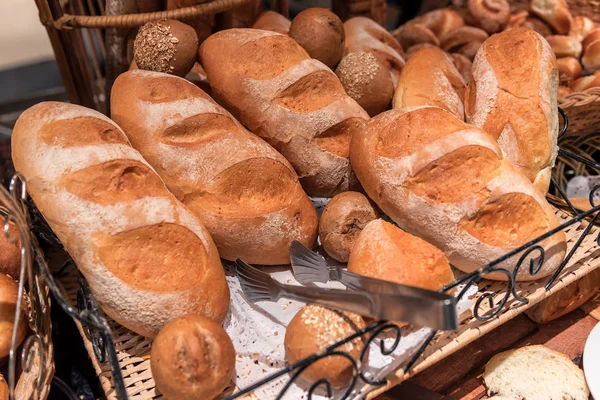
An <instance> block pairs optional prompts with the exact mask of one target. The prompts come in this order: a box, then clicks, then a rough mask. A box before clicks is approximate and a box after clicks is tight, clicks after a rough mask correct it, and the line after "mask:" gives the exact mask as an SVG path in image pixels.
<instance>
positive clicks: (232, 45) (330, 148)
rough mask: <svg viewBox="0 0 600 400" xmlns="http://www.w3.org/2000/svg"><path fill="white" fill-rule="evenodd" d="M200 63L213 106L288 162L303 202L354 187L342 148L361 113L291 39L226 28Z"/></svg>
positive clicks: (203, 51)
mask: <svg viewBox="0 0 600 400" xmlns="http://www.w3.org/2000/svg"><path fill="white" fill-rule="evenodd" d="M200 58H201V60H202V65H203V66H204V69H205V70H206V73H207V74H208V81H209V82H210V85H211V87H212V90H213V95H214V97H215V99H216V100H217V101H218V102H219V103H220V104H221V105H223V106H224V107H225V108H227V109H228V110H229V111H230V112H231V113H232V114H233V115H234V116H235V117H236V118H238V119H239V120H240V122H242V123H243V124H244V125H245V126H246V127H248V129H249V130H250V131H252V132H253V133H255V134H257V135H258V136H260V137H262V138H263V139H265V140H266V141H267V142H269V144H271V145H272V146H273V147H275V149H277V150H278V151H279V152H280V153H281V154H283V156H284V157H285V158H287V159H288V160H289V161H290V163H291V164H292V166H293V167H294V168H295V170H296V172H297V173H298V176H299V177H300V182H301V183H302V186H303V187H304V189H305V190H306V192H307V193H308V194H309V195H312V196H333V195H334V194H336V193H339V192H344V191H347V190H349V189H351V188H353V187H355V186H356V185H357V181H356V177H355V175H354V173H353V172H352V168H351V167H350V161H349V159H348V148H349V141H350V138H351V137H352V134H353V132H355V131H356V130H358V129H360V128H361V127H362V125H363V124H364V120H365V119H366V118H368V114H367V113H366V112H365V111H364V110H363V109H362V108H361V107H360V106H359V105H358V104H357V103H356V101H354V100H353V99H352V98H350V97H349V96H348V95H347V94H346V92H345V91H344V88H343V87H342V84H341V83H340V81H339V79H338V78H337V76H336V75H335V74H334V73H333V72H332V71H331V70H329V69H328V68H327V67H326V66H325V65H324V64H322V63H321V62H319V61H317V60H314V59H311V58H310V57H309V56H308V54H306V51H304V49H303V48H302V47H300V45H298V44H297V43H296V42H295V41H294V40H293V39H292V38H290V37H287V36H284V35H280V34H278V33H275V32H268V31H261V30H257V29H229V30H226V31H221V32H217V33H215V34H214V35H212V36H211V37H210V38H208V39H207V40H206V41H205V42H204V43H202V46H200Z"/></svg>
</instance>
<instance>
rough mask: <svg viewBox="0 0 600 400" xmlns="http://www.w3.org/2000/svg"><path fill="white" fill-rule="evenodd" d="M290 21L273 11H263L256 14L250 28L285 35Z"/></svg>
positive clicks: (288, 29)
mask: <svg viewBox="0 0 600 400" xmlns="http://www.w3.org/2000/svg"><path fill="white" fill-rule="evenodd" d="M291 24H292V21H290V20H289V19H287V18H286V17H284V16H283V15H281V14H279V13H278V12H275V11H270V10H269V11H265V12H263V13H262V14H260V15H259V16H258V18H257V19H256V21H254V24H253V25H252V28H254V29H262V30H265V31H273V32H277V33H281V34H283V35H287V33H288V32H289V31H290V25H291Z"/></svg>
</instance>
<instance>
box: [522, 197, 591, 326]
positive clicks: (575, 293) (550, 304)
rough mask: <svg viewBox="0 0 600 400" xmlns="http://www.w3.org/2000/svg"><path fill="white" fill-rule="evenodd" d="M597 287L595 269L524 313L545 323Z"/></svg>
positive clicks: (587, 296) (565, 311) (581, 303)
mask: <svg viewBox="0 0 600 400" xmlns="http://www.w3.org/2000/svg"><path fill="white" fill-rule="evenodd" d="M588 206H589V202H588ZM599 289H600V270H598V269H596V270H594V271H592V272H590V273H589V274H587V275H585V276H584V277H583V278H581V279H579V280H576V281H575V282H572V283H570V284H568V285H567V286H566V287H564V288H562V289H560V290H559V291H558V292H556V293H553V294H551V295H550V296H549V297H547V298H545V299H544V300H542V301H541V302H539V303H538V304H536V305H534V306H533V307H531V308H530V309H528V310H527V311H525V313H526V314H527V316H528V317H529V318H531V319H532V320H534V321H535V322H537V323H539V324H545V323H547V322H550V321H553V320H555V319H557V318H560V317H562V316H563V315H565V314H568V313H570V312H571V311H573V310H575V309H577V308H579V307H580V306H582V305H583V304H584V303H585V302H586V301H588V300H589V299H591V298H592V297H593V296H595V295H596V293H598V290H599Z"/></svg>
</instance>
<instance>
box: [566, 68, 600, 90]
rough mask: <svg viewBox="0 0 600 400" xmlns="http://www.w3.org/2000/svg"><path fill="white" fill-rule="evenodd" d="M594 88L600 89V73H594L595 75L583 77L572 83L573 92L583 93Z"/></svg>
mask: <svg viewBox="0 0 600 400" xmlns="http://www.w3.org/2000/svg"><path fill="white" fill-rule="evenodd" d="M593 87H600V71H596V72H594V75H590V76H582V77H581V78H579V79H575V80H574V81H573V82H572V83H571V90H572V91H573V92H583V91H584V90H587V89H589V88H593Z"/></svg>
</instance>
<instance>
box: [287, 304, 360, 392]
mask: <svg viewBox="0 0 600 400" xmlns="http://www.w3.org/2000/svg"><path fill="white" fill-rule="evenodd" d="M364 328H365V322H364V320H363V319H362V317H361V316H360V315H357V314H352V313H348V312H342V311H336V310H332V309H330V308H326V307H322V306H319V305H316V304H308V305H306V306H304V307H302V308H301V309H300V311H298V313H297V314H296V315H294V318H292V320H291V321H290V323H289V325H288V327H287V330H286V332H285V340H284V344H285V355H286V358H287V361H288V363H290V364H291V363H295V362H297V361H300V360H302V359H303V358H306V357H308V356H310V355H312V354H314V353H316V352H318V351H321V350H323V349H325V348H327V347H328V346H330V345H332V344H334V343H336V342H339V341H340V340H342V339H344V338H346V337H348V336H350V335H351V334H353V333H356V332H357V331H359V330H361V329H364ZM363 346H364V339H363V338H362V337H359V338H357V339H355V340H353V341H352V342H349V343H346V344H345V345H343V346H341V347H339V348H337V349H336V350H338V351H343V352H346V353H348V354H350V355H351V356H352V358H354V359H355V360H356V359H357V358H358V357H359V356H360V352H361V350H362V348H363ZM354 372H356V371H354V370H353V367H352V363H351V362H350V361H349V360H348V359H346V358H344V357H341V356H329V357H325V358H323V359H321V360H319V361H317V362H315V363H313V364H311V366H310V367H308V368H307V369H305V370H304V372H303V373H302V375H300V376H301V377H302V379H304V380H305V381H307V382H308V383H309V384H312V383H315V382H316V381H318V380H319V379H327V380H328V381H329V383H331V386H333V387H334V388H336V389H340V388H343V387H345V386H347V385H348V384H350V381H351V379H352V375H353V373H354Z"/></svg>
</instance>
